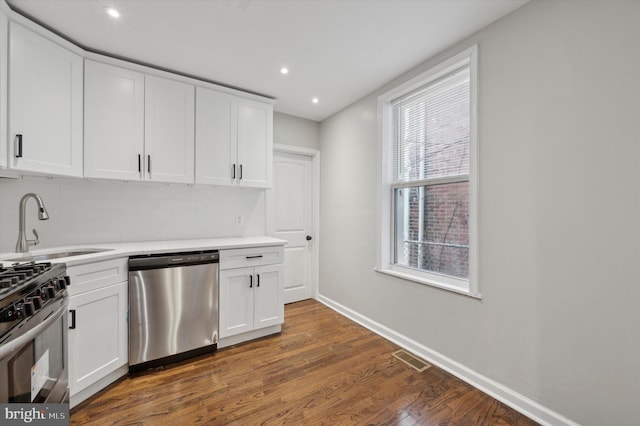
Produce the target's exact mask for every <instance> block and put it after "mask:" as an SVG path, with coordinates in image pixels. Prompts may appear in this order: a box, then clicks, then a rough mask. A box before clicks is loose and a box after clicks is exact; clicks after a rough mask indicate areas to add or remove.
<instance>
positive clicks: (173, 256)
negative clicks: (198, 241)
mask: <svg viewBox="0 0 640 426" xmlns="http://www.w3.org/2000/svg"><path fill="white" fill-rule="evenodd" d="M219 262H220V254H219V252H218V250H206V251H192V252H181V253H160V254H147V255H138V256H131V257H129V271H142V270H146V269H161V268H174V267H179V266H190V265H202V264H206V263H219Z"/></svg>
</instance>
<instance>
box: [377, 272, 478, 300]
mask: <svg viewBox="0 0 640 426" xmlns="http://www.w3.org/2000/svg"><path fill="white" fill-rule="evenodd" d="M375 271H376V272H379V273H381V274H385V275H389V276H392V277H396V278H402V279H403V280H407V281H413V282H415V283H418V284H423V285H428V286H430V287H435V288H438V289H441V290H447V291H450V292H452V293H458V294H461V295H463V296H467V297H471V298H473V299H478V300H482V295H481V294H480V293H477V292H472V291H471V290H469V289H465V288H460V287H456V286H453V285H450V284H447V283H442V282H439V281H435V280H430V279H425V278H422V277H417V276H415V275H412V274H408V273H405V272H399V271H395V270H392V269H386V268H375Z"/></svg>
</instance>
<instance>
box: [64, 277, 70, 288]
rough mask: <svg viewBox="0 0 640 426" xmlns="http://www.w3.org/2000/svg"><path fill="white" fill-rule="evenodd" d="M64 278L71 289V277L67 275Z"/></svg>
mask: <svg viewBox="0 0 640 426" xmlns="http://www.w3.org/2000/svg"><path fill="white" fill-rule="evenodd" d="M63 278H64V283H65V284H66V285H67V287H69V286H70V285H71V277H70V276H69V275H65V276H64V277H63Z"/></svg>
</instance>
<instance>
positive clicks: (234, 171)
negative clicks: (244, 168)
mask: <svg viewBox="0 0 640 426" xmlns="http://www.w3.org/2000/svg"><path fill="white" fill-rule="evenodd" d="M235 178H236V165H235V164H234V165H233V177H232V178H231V179H235Z"/></svg>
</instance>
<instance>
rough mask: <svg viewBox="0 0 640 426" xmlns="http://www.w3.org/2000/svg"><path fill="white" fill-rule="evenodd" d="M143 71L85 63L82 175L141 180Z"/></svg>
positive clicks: (142, 155)
mask: <svg viewBox="0 0 640 426" xmlns="http://www.w3.org/2000/svg"><path fill="white" fill-rule="evenodd" d="M143 159H144V74H142V73H139V72H136V71H130V70H127V69H124V68H120V67H116V66H112V65H106V64H102V63H99V62H94V61H90V60H86V61H85V66H84V175H85V177H92V178H106V179H121V180H133V181H135V180H142V177H143V175H142V166H143Z"/></svg>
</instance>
